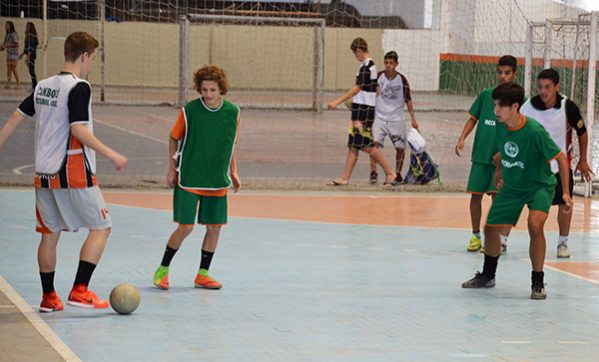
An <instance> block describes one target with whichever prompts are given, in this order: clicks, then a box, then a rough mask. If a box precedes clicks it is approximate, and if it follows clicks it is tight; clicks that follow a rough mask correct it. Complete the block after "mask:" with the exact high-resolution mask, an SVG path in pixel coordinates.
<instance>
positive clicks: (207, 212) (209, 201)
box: [173, 185, 227, 225]
mask: <svg viewBox="0 0 599 362" xmlns="http://www.w3.org/2000/svg"><path fill="white" fill-rule="evenodd" d="M198 203H199V204H200V207H199V212H198ZM173 211H174V217H173V219H174V221H175V222H177V223H179V224H183V225H192V224H195V223H196V215H197V217H198V219H197V222H198V224H203V225H223V224H226V223H227V195H225V196H201V195H196V194H194V193H191V192H188V191H185V190H183V189H181V188H180V187H179V186H178V185H177V186H175V196H174V198H173Z"/></svg>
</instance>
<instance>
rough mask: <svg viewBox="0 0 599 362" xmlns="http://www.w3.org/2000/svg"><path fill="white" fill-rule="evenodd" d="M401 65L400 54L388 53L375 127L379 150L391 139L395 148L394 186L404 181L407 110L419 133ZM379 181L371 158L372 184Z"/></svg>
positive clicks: (380, 74)
mask: <svg viewBox="0 0 599 362" xmlns="http://www.w3.org/2000/svg"><path fill="white" fill-rule="evenodd" d="M397 64H398V57H397V53H396V52H394V51H390V52H387V53H386V54H385V58H384V65H385V71H384V72H381V73H379V75H378V80H377V84H378V87H377V90H376V106H375V109H374V125H373V126H372V136H373V138H374V142H375V147H381V148H382V147H383V146H384V142H385V137H389V139H391V142H392V143H393V146H394V147H395V173H396V174H397V176H396V177H395V180H393V181H392V182H391V184H392V185H393V186H395V185H399V183H400V182H401V181H402V178H401V168H402V166H403V160H404V157H405V148H406V121H405V118H404V109H405V108H406V107H407V108H408V113H409V114H410V119H411V120H412V127H414V128H416V129H418V122H416V116H414V106H413V104H412V96H411V92H410V84H409V83H408V80H407V79H406V77H404V75H403V74H401V73H399V72H398V71H397V70H396V68H397ZM377 178H378V174H377V172H376V162H375V160H374V159H373V158H372V156H371V157H370V183H376V181H377Z"/></svg>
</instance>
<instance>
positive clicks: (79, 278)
mask: <svg viewBox="0 0 599 362" xmlns="http://www.w3.org/2000/svg"><path fill="white" fill-rule="evenodd" d="M94 269H96V265H95V264H92V263H90V262H87V261H85V260H79V268H78V269H77V275H76V276H75V283H73V285H78V284H83V285H85V286H88V285H89V280H90V279H91V278H92V274H93V273H94Z"/></svg>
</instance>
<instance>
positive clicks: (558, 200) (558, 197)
mask: <svg viewBox="0 0 599 362" xmlns="http://www.w3.org/2000/svg"><path fill="white" fill-rule="evenodd" d="M555 178H556V179H557V185H555V196H553V203H552V204H551V205H565V202H564V199H563V198H562V196H563V193H564V191H563V190H562V180H561V179H560V177H559V173H556V174H555ZM573 190H574V175H573V174H572V170H570V196H572V191H573Z"/></svg>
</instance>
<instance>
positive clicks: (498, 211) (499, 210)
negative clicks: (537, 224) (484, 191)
mask: <svg viewBox="0 0 599 362" xmlns="http://www.w3.org/2000/svg"><path fill="white" fill-rule="evenodd" d="M554 193H555V187H540V188H539V189H537V190H534V191H530V192H515V191H510V190H506V189H501V191H499V192H498V193H497V196H495V199H493V204H492V205H491V209H490V210H489V216H487V224H489V225H516V223H517V222H518V219H519V218H520V214H521V213H522V209H523V208H524V205H528V210H530V211H533V210H536V211H542V212H544V213H546V214H548V213H549V209H550V208H551V203H552V202H553V194H554Z"/></svg>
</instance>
